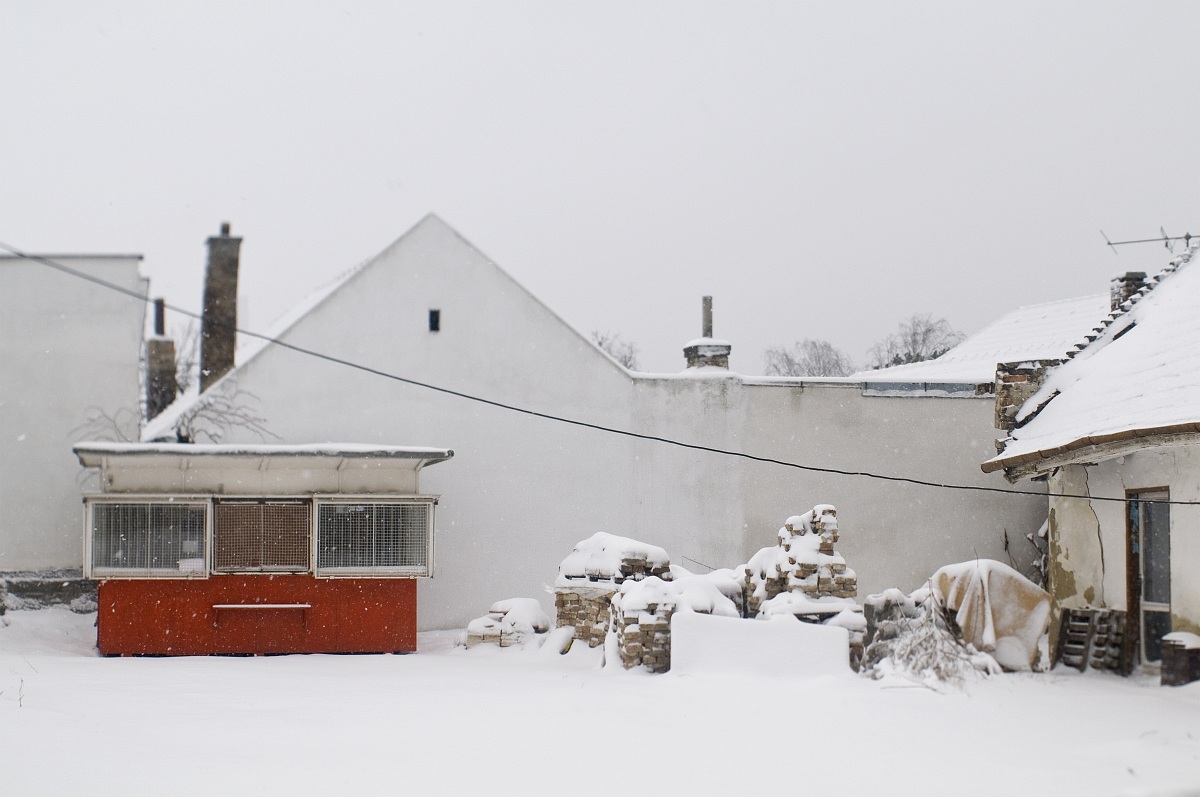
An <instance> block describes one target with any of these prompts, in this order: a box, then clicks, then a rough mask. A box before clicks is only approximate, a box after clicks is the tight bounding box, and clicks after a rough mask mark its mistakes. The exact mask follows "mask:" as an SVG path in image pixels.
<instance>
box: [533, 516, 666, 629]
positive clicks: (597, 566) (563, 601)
mask: <svg viewBox="0 0 1200 797" xmlns="http://www.w3.org/2000/svg"><path fill="white" fill-rule="evenodd" d="M648 577H656V578H658V579H660V580H662V581H670V580H671V561H670V559H668V558H667V552H666V551H665V550H663V549H662V548H659V547H658V546H657V545H648V544H647V543H644V542H638V541H637V540H633V539H630V538H629V537H620V536H618V535H616V534H608V533H606V532H603V531H598V532H596V533H595V534H593V535H592V536H591V537H588V538H587V539H586V540H584V541H583V542H581V543H579V544H578V545H576V546H575V550H573V551H571V554H570V555H569V556H568V557H567V558H566V559H564V560H563V561H562V564H560V565H559V566H558V578H557V579H556V580H555V582H554V609H555V615H556V619H555V625H556V627H558V628H562V627H564V626H573V627H574V628H575V638H576V639H580V640H583V641H585V642H587V643H588V645H589V646H590V647H593V648H594V647H596V646H598V645H600V644H601V643H602V642H603V641H604V636H605V634H606V633H607V632H608V620H609V607H610V603H611V601H612V596H613V594H614V593H616V591H617V589H618V588H619V587H620V586H621V585H622V584H623V583H625V582H626V581H641V580H642V579H644V578H648Z"/></svg>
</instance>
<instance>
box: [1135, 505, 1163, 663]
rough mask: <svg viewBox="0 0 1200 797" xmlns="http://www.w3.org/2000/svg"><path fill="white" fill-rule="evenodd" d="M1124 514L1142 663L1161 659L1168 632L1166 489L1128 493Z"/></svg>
mask: <svg viewBox="0 0 1200 797" xmlns="http://www.w3.org/2000/svg"><path fill="white" fill-rule="evenodd" d="M1126 497H1128V498H1129V499H1130V501H1129V504H1128V513H1127V515H1126V518H1127V523H1126V529H1127V531H1128V546H1127V548H1126V550H1127V551H1128V558H1127V567H1126V582H1127V585H1128V600H1129V621H1130V623H1131V624H1134V625H1136V628H1130V629H1128V630H1127V631H1126V633H1134V634H1135V639H1137V640H1138V643H1139V649H1140V650H1141V660H1142V661H1143V662H1144V663H1153V662H1158V661H1162V638H1163V636H1165V635H1166V634H1169V633H1170V632H1171V506H1170V504H1167V503H1164V502H1166V501H1168V500H1170V494H1169V493H1168V492H1167V491H1166V490H1146V491H1141V492H1131V493H1128V494H1127V496H1126Z"/></svg>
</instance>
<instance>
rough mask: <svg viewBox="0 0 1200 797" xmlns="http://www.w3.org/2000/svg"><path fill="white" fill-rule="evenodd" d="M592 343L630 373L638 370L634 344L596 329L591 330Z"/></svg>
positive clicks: (616, 335)
mask: <svg viewBox="0 0 1200 797" xmlns="http://www.w3.org/2000/svg"><path fill="white" fill-rule="evenodd" d="M592 341H593V342H594V343H595V344H596V345H597V346H599V347H600V348H602V349H604V350H605V351H606V352H608V355H609V356H610V357H612V358H613V359H614V360H616V361H617V362H619V363H620V364H621V365H623V366H625V367H626V368H627V369H629V370H630V371H636V370H637V369H638V361H637V344H636V343H629V342H627V341H625V340H623V339H622V338H621V336H620V335H618V334H616V333H613V332H601V331H599V330H596V329H593V330H592Z"/></svg>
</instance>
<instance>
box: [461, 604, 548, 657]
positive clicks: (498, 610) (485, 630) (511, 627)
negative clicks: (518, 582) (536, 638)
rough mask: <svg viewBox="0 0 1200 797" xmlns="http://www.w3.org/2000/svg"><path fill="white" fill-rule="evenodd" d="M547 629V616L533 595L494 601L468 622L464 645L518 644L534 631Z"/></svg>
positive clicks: (523, 641)
mask: <svg viewBox="0 0 1200 797" xmlns="http://www.w3.org/2000/svg"><path fill="white" fill-rule="evenodd" d="M549 630H550V618H549V617H547V616H546V613H545V612H544V611H542V605H541V604H540V603H538V602H537V601H536V600H534V599H533V598H511V599H509V600H505V601H496V602H495V603H493V604H492V606H491V608H490V609H488V613H487V614H485V615H484V616H483V617H478V618H476V619H474V620H472V621H471V622H470V624H468V625H467V647H468V648H473V647H475V646H476V645H482V644H485V643H487V644H493V645H499V646H500V647H502V648H507V647H510V646H512V645H521V644H524V643H525V642H527V641H528V640H529V639H530V638H531V637H533V635H534V634H544V633H546V632H547V631H549Z"/></svg>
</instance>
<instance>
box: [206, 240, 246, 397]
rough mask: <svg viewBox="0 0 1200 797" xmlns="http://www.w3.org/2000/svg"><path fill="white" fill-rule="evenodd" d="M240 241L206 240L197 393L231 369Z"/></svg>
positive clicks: (235, 325) (235, 333)
mask: <svg viewBox="0 0 1200 797" xmlns="http://www.w3.org/2000/svg"><path fill="white" fill-rule="evenodd" d="M241 246H242V239H241V238H234V237H231V236H230V235H229V222H222V224H221V234H220V235H218V236H214V237H212V238H209V239H208V268H207V269H206V270H205V272H204V316H203V318H202V319H201V321H200V392H202V393H203V392H204V391H205V390H208V388H209V386H211V385H212V384H213V383H214V382H216V381H217V380H218V379H220V378H221V377H222V376H224V375H225V374H226V373H228V371H229V370H230V369H231V368H233V349H234V344H235V343H236V342H237V332H236V329H237V285H238V252H239V250H240V249H241Z"/></svg>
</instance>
